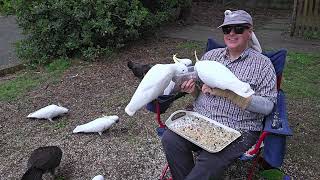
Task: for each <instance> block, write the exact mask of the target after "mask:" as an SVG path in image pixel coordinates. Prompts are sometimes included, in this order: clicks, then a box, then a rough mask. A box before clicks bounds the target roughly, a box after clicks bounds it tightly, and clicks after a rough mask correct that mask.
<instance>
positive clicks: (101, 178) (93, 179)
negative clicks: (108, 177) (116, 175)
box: [92, 175, 104, 180]
mask: <svg viewBox="0 0 320 180" xmlns="http://www.w3.org/2000/svg"><path fill="white" fill-rule="evenodd" d="M92 180H104V177H103V176H102V175H97V176H95V177H93V178H92Z"/></svg>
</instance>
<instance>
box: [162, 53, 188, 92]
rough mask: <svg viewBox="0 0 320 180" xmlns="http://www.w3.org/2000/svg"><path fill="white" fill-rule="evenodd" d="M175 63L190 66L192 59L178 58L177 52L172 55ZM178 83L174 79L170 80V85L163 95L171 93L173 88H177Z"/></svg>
mask: <svg viewBox="0 0 320 180" xmlns="http://www.w3.org/2000/svg"><path fill="white" fill-rule="evenodd" d="M172 59H173V61H174V63H182V64H184V65H185V66H187V67H189V66H191V65H192V60H191V59H187V58H184V59H181V58H177V54H174V55H173V57H172ZM175 85H176V83H175V82H173V81H172V80H171V81H170V83H169V85H168V86H167V87H166V89H165V90H164V91H163V95H169V94H170V93H171V92H172V90H173V89H174V88H175Z"/></svg>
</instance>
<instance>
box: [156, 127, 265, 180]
mask: <svg viewBox="0 0 320 180" xmlns="http://www.w3.org/2000/svg"><path fill="white" fill-rule="evenodd" d="M259 135H260V132H256V131H246V132H242V134H241V136H240V137H239V138H238V139H237V140H235V141H234V142H232V143H231V144H230V145H228V146H227V147H226V148H224V149H223V150H222V151H220V152H218V153H209V152H207V151H205V150H203V149H201V148H200V147H198V146H196V145H194V144H193V143H191V142H190V141H188V140H186V139H184V138H182V137H181V136H179V135H177V134H175V133H174V132H172V131H171V130H169V129H168V130H166V131H165V132H164V134H163V136H162V140H161V142H162V145H163V148H164V151H165V155H166V158H167V161H168V163H169V167H170V171H171V174H172V177H173V179H174V180H209V179H210V180H212V179H221V178H222V176H223V173H224V170H225V169H226V168H227V167H228V166H229V165H230V164H231V163H232V162H233V161H235V160H236V159H237V158H239V157H240V156H241V155H242V154H243V153H244V152H245V151H247V150H248V149H249V148H251V147H252V146H253V145H254V144H255V143H256V141H257V140H258V138H259ZM192 152H197V153H198V156H197V158H196V161H195V162H194V158H193V153H192Z"/></svg>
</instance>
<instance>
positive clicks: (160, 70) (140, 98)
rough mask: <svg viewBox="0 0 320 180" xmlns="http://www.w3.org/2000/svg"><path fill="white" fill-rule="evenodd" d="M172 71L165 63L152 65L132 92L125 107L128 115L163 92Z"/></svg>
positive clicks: (171, 75)
mask: <svg viewBox="0 0 320 180" xmlns="http://www.w3.org/2000/svg"><path fill="white" fill-rule="evenodd" d="M173 74H174V72H172V69H170V68H168V67H167V66H166V65H163V64H157V65H155V66H153V67H152V68H151V69H150V70H149V71H148V73H147V74H146V75H145V76H144V78H143V79H142V81H141V82H140V84H139V86H138V88H137V89H136V91H135V93H134V94H133V96H132V98H131V100H130V102H129V104H128V105H127V107H126V108H125V111H126V113H127V114H128V115H130V116H133V114H134V113H135V112H136V111H138V110H139V109H141V108H142V107H143V106H145V105H146V104H147V103H149V102H151V101H152V100H154V99H156V98H157V97H158V96H160V95H162V94H163V91H164V90H165V88H166V87H167V86H168V85H169V83H170V81H171V79H172V77H173Z"/></svg>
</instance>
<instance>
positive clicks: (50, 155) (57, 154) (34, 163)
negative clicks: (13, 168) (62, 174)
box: [21, 146, 62, 180]
mask: <svg viewBox="0 0 320 180" xmlns="http://www.w3.org/2000/svg"><path fill="white" fill-rule="evenodd" d="M61 158H62V151H61V149H60V148H59V147H57V146H46V147H39V148H38V149H36V150H34V151H33V152H32V153H31V156H30V158H29V160H28V165H27V167H28V170H27V172H25V174H24V175H23V176H22V178H21V180H42V175H43V174H44V173H47V172H50V173H51V174H52V176H54V173H55V168H56V167H58V166H59V164H60V161H61Z"/></svg>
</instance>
